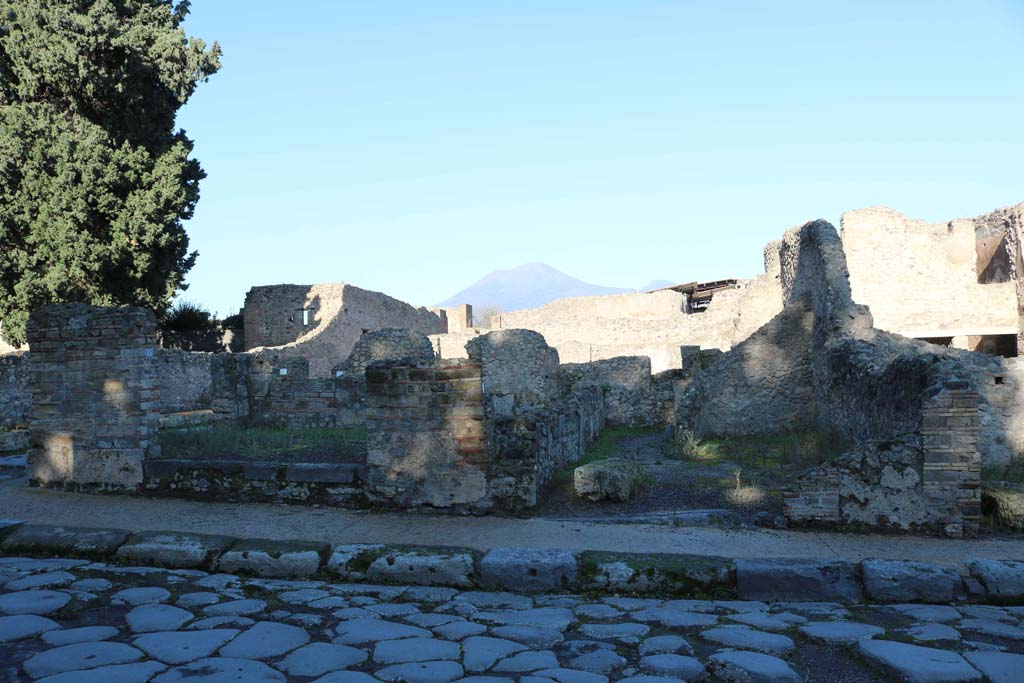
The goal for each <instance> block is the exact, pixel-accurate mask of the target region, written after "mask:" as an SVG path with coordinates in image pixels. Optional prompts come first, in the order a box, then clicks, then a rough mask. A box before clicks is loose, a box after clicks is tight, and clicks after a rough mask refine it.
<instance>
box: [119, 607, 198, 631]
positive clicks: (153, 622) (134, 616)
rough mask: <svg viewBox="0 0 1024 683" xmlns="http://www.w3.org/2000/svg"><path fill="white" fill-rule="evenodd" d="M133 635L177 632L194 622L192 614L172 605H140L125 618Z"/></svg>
mask: <svg viewBox="0 0 1024 683" xmlns="http://www.w3.org/2000/svg"><path fill="white" fill-rule="evenodd" d="M124 619H125V621H127V622H128V628H130V629H131V630H132V632H133V633H150V632H153V631H176V630H177V629H179V628H181V627H182V626H184V625H185V624H187V623H188V622H190V621H192V619H193V617H192V613H191V612H189V611H188V610H183V609H181V608H180V607H173V606H171V605H139V606H138V607H136V608H134V609H133V610H132V611H130V612H128V614H126V615H125V616H124Z"/></svg>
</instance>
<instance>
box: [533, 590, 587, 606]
mask: <svg viewBox="0 0 1024 683" xmlns="http://www.w3.org/2000/svg"><path fill="white" fill-rule="evenodd" d="M533 602H534V604H535V605H537V607H569V608H570V609H575V608H577V607H579V606H580V605H582V604H583V603H584V602H585V601H584V600H583V598H582V597H580V596H578V595H570V594H568V593H563V594H561V595H536V596H534V597H533Z"/></svg>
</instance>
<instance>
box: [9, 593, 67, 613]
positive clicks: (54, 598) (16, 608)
mask: <svg viewBox="0 0 1024 683" xmlns="http://www.w3.org/2000/svg"><path fill="white" fill-rule="evenodd" d="M69 602H71V596H70V595H68V594H67V593H61V592H59V591H51V590H32V591H18V592H17V593H7V594H5V595H0V614H53V613H54V612H56V611H57V610H59V609H61V608H62V607H64V605H66V604H68V603H69Z"/></svg>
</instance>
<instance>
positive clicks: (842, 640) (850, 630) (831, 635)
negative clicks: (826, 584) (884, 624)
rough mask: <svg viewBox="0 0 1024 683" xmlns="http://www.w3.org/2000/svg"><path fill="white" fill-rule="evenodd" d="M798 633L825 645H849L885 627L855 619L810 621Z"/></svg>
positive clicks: (871, 636)
mask: <svg viewBox="0 0 1024 683" xmlns="http://www.w3.org/2000/svg"><path fill="white" fill-rule="evenodd" d="M800 633H802V634H804V636H806V637H807V638H810V639H811V640H815V641H817V642H819V643H825V644H827V645H851V644H853V643H856V642H857V641H858V640H863V639H864V638H874V637H875V636H881V635H884V634H885V629H884V628H880V627H878V626H873V625H871V624H862V623H859V622H856V621H812V622H811V623H809V624H805V625H803V626H801V627H800ZM752 649H754V648H752Z"/></svg>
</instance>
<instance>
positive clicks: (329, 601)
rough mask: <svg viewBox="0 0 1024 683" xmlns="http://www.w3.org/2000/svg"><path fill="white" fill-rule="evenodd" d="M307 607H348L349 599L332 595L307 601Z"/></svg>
mask: <svg viewBox="0 0 1024 683" xmlns="http://www.w3.org/2000/svg"><path fill="white" fill-rule="evenodd" d="M306 607H310V608H312V609H339V608H342V607H348V600H346V599H345V598H342V597H340V596H337V595H332V596H331V597H329V598H320V599H319V600H313V601H312V602H307V603H306Z"/></svg>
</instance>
